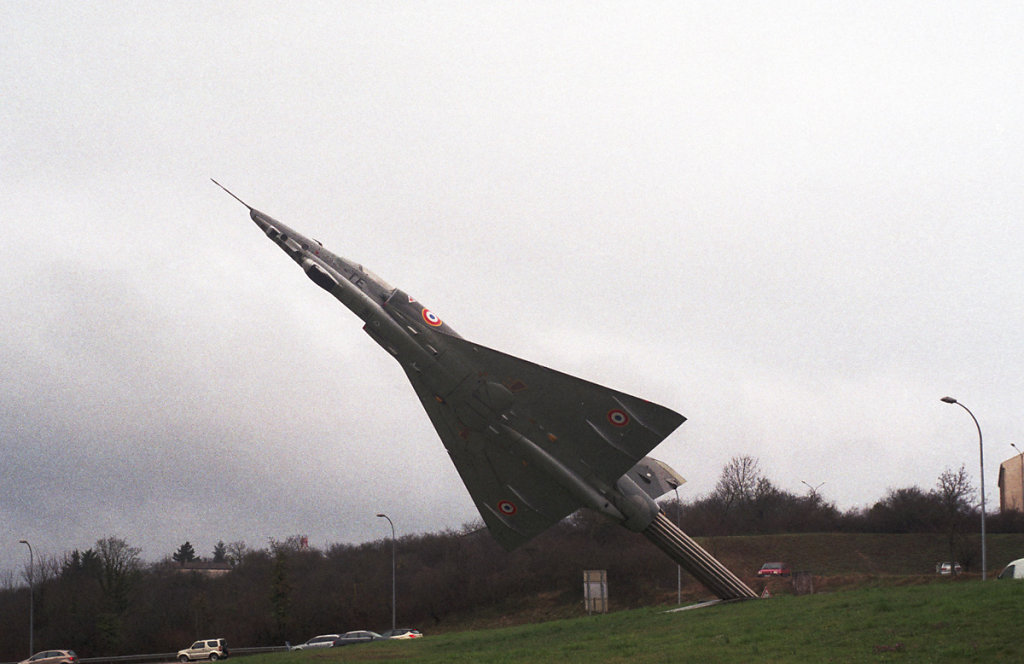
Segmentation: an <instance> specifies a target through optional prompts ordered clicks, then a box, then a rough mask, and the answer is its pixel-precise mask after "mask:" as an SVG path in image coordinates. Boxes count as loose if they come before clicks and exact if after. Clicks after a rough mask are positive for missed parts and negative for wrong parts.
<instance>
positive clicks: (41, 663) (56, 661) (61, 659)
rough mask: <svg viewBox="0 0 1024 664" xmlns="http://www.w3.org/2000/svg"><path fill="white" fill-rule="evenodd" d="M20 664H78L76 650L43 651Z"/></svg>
mask: <svg viewBox="0 0 1024 664" xmlns="http://www.w3.org/2000/svg"><path fill="white" fill-rule="evenodd" d="M18 664H78V655H76V654H75V651H74V650H43V651H42V652H37V653H36V654H34V655H32V656H31V657H29V658H28V659H26V660H24V661H22V662H19V663H18Z"/></svg>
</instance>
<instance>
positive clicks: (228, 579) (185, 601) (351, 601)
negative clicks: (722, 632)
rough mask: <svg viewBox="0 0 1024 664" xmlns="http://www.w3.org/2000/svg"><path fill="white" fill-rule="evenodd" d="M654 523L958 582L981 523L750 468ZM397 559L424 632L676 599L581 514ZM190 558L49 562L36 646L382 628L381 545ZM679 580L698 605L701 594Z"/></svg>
mask: <svg viewBox="0 0 1024 664" xmlns="http://www.w3.org/2000/svg"><path fill="white" fill-rule="evenodd" d="M662 507H663V509H664V510H665V511H666V513H667V514H668V515H669V517H670V518H672V519H673V520H677V521H678V522H679V523H680V525H681V526H682V528H683V530H684V531H686V532H688V533H690V534H691V535H694V536H697V537H701V536H704V537H721V536H731V535H758V534H777V533H801V532H875V533H925V532H927V533H942V534H943V535H945V536H947V537H948V542H949V547H950V559H951V560H959V561H960V562H961V563H964V564H966V565H968V566H969V565H970V564H971V562H972V555H973V554H972V553H971V551H973V550H974V547H970V546H963V540H964V538H965V537H966V534H967V533H973V532H974V530H975V529H976V525H977V519H978V518H979V517H980V513H979V511H978V508H977V506H976V505H975V503H974V488H973V487H972V486H971V483H970V478H969V476H968V474H967V473H966V471H965V470H964V468H963V467H962V466H961V467H960V468H959V469H947V470H946V471H944V472H943V474H942V475H941V476H940V477H939V478H938V481H937V482H936V485H935V486H934V487H933V488H932V489H929V490H924V489H921V488H918V487H904V488H897V489H890V490H889V491H888V492H887V493H886V495H885V496H884V497H882V498H881V499H880V500H878V501H876V502H875V503H874V504H873V505H871V506H870V507H866V508H857V509H851V510H848V511H845V512H842V511H840V510H838V509H837V508H836V506H835V505H834V504H833V503H830V502H828V501H827V500H825V499H823V498H822V497H821V495H820V494H819V493H818V492H817V491H815V490H814V489H811V490H810V491H809V492H807V493H805V494H803V495H797V494H794V493H791V492H788V491H785V490H782V489H780V488H778V487H777V486H775V485H774V484H773V483H772V482H771V481H770V480H769V479H767V478H766V477H764V476H763V474H762V472H761V470H760V467H759V463H758V461H757V459H756V458H753V457H749V456H740V457H735V458H733V459H732V460H731V461H730V462H729V464H727V465H726V467H725V468H723V470H722V474H721V476H720V478H719V481H718V483H717V485H716V486H715V488H714V489H713V490H712V491H711V492H709V493H708V494H707V495H705V496H701V497H698V498H695V499H693V500H691V501H681V502H676V501H675V500H669V501H666V502H663V503H662ZM989 529H990V531H991V532H1024V517H1022V515H1021V514H1020V513H1016V512H1011V513H1006V514H999V515H992V516H991V517H990V518H989ZM397 552H398V553H397V587H398V589H399V590H398V600H397V614H398V620H399V622H400V623H402V624H404V625H405V626H413V627H418V628H420V629H423V630H424V631H430V630H431V629H434V630H440V629H444V628H445V627H446V625H449V624H451V623H452V622H456V621H461V622H462V623H465V621H467V620H469V619H470V618H471V617H472V616H487V615H505V614H508V613H513V612H515V611H516V610H517V609H518V608H520V607H522V606H532V607H534V610H535V611H541V615H540V616H539V617H544V615H543V611H544V610H545V609H544V607H551V608H550V610H552V611H554V610H556V609H555V608H554V607H561V606H566V605H572V604H573V603H574V602H576V601H578V600H579V598H580V596H581V587H582V586H581V583H582V581H581V571H582V570H584V569H607V570H608V576H609V584H610V585H611V586H612V587H613V588H614V593H615V605H616V606H618V607H627V606H640V605H644V604H650V603H654V602H656V601H658V600H659V599H660V598H663V597H665V596H666V594H667V593H670V592H671V593H672V594H673V595H674V593H675V590H676V587H675V585H676V573H675V565H674V563H672V561H670V560H669V559H668V558H667V557H665V556H664V555H663V554H662V553H661V552H660V551H659V550H658V549H657V548H656V547H654V546H652V545H651V544H650V543H649V542H647V540H646V539H645V538H644V537H642V536H641V535H638V534H636V533H632V532H629V531H627V530H626V529H624V528H622V527H620V526H619V525H617V524H615V523H612V522H611V521H609V520H607V519H605V518H604V517H602V516H600V515H597V514H594V513H592V512H590V511H587V510H581V511H579V512H577V513H576V514H574V515H572V516H570V517H568V518H566V519H564V520H563V521H562V522H560V523H558V524H556V525H555V526H554V527H553V528H551V529H549V530H548V531H546V532H545V533H543V534H542V535H540V536H539V537H537V538H535V539H534V540H532V541H531V542H529V543H527V544H526V545H524V546H522V547H520V548H518V549H516V550H515V551H512V552H506V551H504V550H503V549H501V548H500V547H499V546H498V545H497V544H496V543H495V542H494V540H493V539H492V538H491V537H490V536H489V535H488V534H487V532H486V530H483V529H482V524H479V523H475V524H467V525H465V526H463V527H462V528H460V529H458V530H448V531H443V532H438V533H426V534H416V535H406V536H404V537H401V538H400V539H399V540H398V542H397ZM197 557H198V556H197V555H196V552H195V549H194V547H193V546H192V545H191V543H189V542H185V543H184V544H183V545H182V546H180V547H179V548H178V549H177V550H176V551H175V552H174V553H173V554H172V555H170V556H168V557H166V558H165V559H164V560H162V561H160V562H158V563H144V562H143V561H142V559H141V551H140V549H138V548H136V547H133V546H131V545H130V544H129V543H128V542H127V541H125V540H124V539H121V538H117V537H105V538H102V539H100V540H98V541H97V542H96V544H95V546H94V547H92V548H90V549H87V550H85V551H79V550H75V551H71V552H68V553H66V554H64V555H63V556H62V557H60V558H52V559H46V558H44V559H43V560H42V561H39V562H37V564H36V565H35V568H34V569H33V570H31V572H32V577H33V584H32V585H33V592H34V607H35V628H36V631H35V643H36V644H37V645H39V646H41V647H44V648H57V647H70V648H73V649H75V650H76V651H77V652H78V654H79V655H80V656H82V657H90V656H103V655H117V654H129V653H150V652H153V653H155V652H172V651H176V650H178V649H180V648H183V647H185V646H187V645H188V644H190V643H191V642H192V641H194V640H195V639H197V638H212V637H225V638H227V639H228V642H229V644H230V645H233V646H235V647H239V646H256V645H282V644H284V643H285V641H291V642H292V643H298V642H301V641H304V640H305V639H307V638H309V637H311V636H313V635H315V634H321V633H330V632H336V631H339V630H342V631H344V630H350V629H367V628H368V629H374V628H378V629H384V628H386V627H389V626H390V622H391V605H390V602H391V543H390V540H386V539H382V540H377V541H374V542H368V543H363V544H355V545H352V544H334V545H331V546H329V547H327V548H325V549H318V548H315V547H314V548H311V547H308V546H307V545H306V544H305V542H304V541H303V540H302V539H301V538H299V537H297V536H296V537H289V538H287V539H285V540H282V541H278V540H270V541H269V542H268V543H267V544H266V545H265V546H263V547H260V548H256V547H249V546H247V545H246V544H245V543H244V542H233V543H230V544H224V543H223V542H218V543H217V546H216V548H215V549H214V552H213V558H214V559H217V560H223V561H224V562H226V563H228V564H229V565H230V567H231V571H230V572H229V573H227V574H224V575H222V576H208V575H205V574H202V573H200V572H196V571H188V569H187V568H186V567H185V566H184V563H187V562H189V561H190V560H195V559H196V558H197ZM28 572H29V570H28V569H27V568H26V570H25V574H24V575H23V577H24V580H25V581H27V580H28ZM684 577H686V575H684ZM684 580H685V583H686V588H687V591H688V592H692V593H694V594H695V595H697V596H699V595H700V593H701V592H702V591H701V589H700V588H699V586H698V585H697V584H696V582H694V581H692V579H689V578H684ZM28 604H29V589H28V587H27V584H24V585H15V584H13V583H7V584H5V587H2V588H0V624H2V625H4V626H5V627H4V629H3V630H0V661H15V660H19V659H23V658H24V657H25V656H26V654H27V653H26V649H27V647H28V645H27V644H28V621H27V615H28ZM399 626H402V625H399Z"/></svg>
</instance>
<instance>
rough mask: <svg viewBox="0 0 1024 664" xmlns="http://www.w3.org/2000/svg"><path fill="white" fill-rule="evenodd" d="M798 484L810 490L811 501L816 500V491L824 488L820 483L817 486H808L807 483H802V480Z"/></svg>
mask: <svg viewBox="0 0 1024 664" xmlns="http://www.w3.org/2000/svg"><path fill="white" fill-rule="evenodd" d="M800 483H801V484H803V485H804V486H806V487H807V488H808V489H810V490H811V500H816V499H817V498H818V489H820V488H821V487H823V486H825V483H824V482H822V483H821V484H819V485H818V486H811V485H810V484H808V483H807V482H804V481H803V480H800Z"/></svg>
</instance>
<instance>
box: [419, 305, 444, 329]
mask: <svg viewBox="0 0 1024 664" xmlns="http://www.w3.org/2000/svg"><path fill="white" fill-rule="evenodd" d="M423 320H425V321H426V322H427V325H431V326H433V327H438V326H440V325H441V319H440V318H438V317H437V314H435V313H434V312H433V311H431V310H430V309H424V310H423Z"/></svg>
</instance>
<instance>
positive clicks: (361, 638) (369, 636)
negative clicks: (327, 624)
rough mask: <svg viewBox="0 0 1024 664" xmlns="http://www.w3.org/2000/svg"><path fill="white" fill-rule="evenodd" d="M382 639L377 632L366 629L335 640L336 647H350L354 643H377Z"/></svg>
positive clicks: (343, 635) (346, 633)
mask: <svg viewBox="0 0 1024 664" xmlns="http://www.w3.org/2000/svg"><path fill="white" fill-rule="evenodd" d="M380 638H382V637H381V635H380V634H378V633H377V632H370V631H368V630H365V629H360V630H356V631H354V632H345V633H344V634H342V635H341V636H339V637H338V638H336V639H335V640H334V645H335V646H350V645H352V644H354V643H368V642H370V641H377V640H379V639H380Z"/></svg>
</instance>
